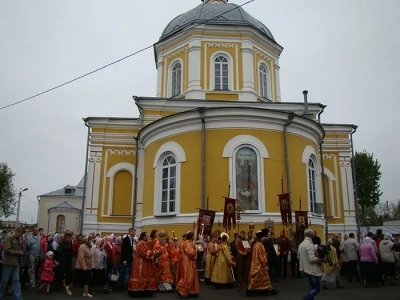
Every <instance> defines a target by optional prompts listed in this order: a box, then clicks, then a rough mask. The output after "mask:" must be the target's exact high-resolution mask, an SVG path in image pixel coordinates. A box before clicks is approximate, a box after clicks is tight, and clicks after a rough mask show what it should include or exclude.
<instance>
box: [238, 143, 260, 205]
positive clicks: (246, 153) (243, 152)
mask: <svg viewBox="0 0 400 300" xmlns="http://www.w3.org/2000/svg"><path fill="white" fill-rule="evenodd" d="M258 157H259V155H258V153H257V152H256V151H255V149H253V147H251V146H248V145H244V146H241V147H240V148H238V149H237V151H236V154H235V162H234V164H235V177H236V178H235V182H236V184H235V190H236V198H237V199H238V200H239V202H240V205H241V206H242V207H243V209H245V210H246V211H258V210H260V204H259V191H260V187H259V177H260V174H259V158H258Z"/></svg>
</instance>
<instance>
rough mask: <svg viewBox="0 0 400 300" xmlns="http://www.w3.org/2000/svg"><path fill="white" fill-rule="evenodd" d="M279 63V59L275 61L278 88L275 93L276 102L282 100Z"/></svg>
mask: <svg viewBox="0 0 400 300" xmlns="http://www.w3.org/2000/svg"><path fill="white" fill-rule="evenodd" d="M279 69H280V67H279V64H278V61H275V70H274V71H275V89H276V93H275V97H276V98H275V102H281V80H280V77H279Z"/></svg>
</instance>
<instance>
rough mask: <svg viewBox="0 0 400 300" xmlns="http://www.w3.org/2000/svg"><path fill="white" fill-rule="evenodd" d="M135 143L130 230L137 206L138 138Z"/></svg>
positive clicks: (133, 226) (133, 224)
mask: <svg viewBox="0 0 400 300" xmlns="http://www.w3.org/2000/svg"><path fill="white" fill-rule="evenodd" d="M134 139H135V141H136V148H135V174H134V176H135V182H134V185H133V204H132V228H135V220H136V205H137V185H138V178H139V176H138V175H137V172H138V162H139V136H135V137H134Z"/></svg>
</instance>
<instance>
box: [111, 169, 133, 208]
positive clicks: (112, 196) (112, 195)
mask: <svg viewBox="0 0 400 300" xmlns="http://www.w3.org/2000/svg"><path fill="white" fill-rule="evenodd" d="M120 171H128V172H129V173H131V175H132V192H131V206H130V209H129V211H130V212H131V211H132V205H133V192H134V188H133V187H134V186H135V165H133V164H130V163H118V164H115V165H113V166H112V167H111V168H110V169H109V170H108V172H107V175H106V178H110V180H109V183H108V209H107V216H116V215H114V214H113V212H112V205H113V201H114V179H115V175H116V174H117V173H118V172H120Z"/></svg>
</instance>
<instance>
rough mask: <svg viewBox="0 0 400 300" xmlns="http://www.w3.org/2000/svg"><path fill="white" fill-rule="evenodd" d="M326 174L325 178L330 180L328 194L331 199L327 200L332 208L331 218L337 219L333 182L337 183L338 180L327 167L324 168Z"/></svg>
mask: <svg viewBox="0 0 400 300" xmlns="http://www.w3.org/2000/svg"><path fill="white" fill-rule="evenodd" d="M324 174H325V177H326V178H327V179H328V191H327V194H328V195H329V199H327V203H329V205H330V208H331V217H334V218H336V217H337V214H336V210H335V196H334V195H335V194H334V189H333V182H334V181H336V178H335V175H333V173H332V172H331V171H330V170H329V169H327V168H326V167H324ZM328 201H329V202H328Z"/></svg>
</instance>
